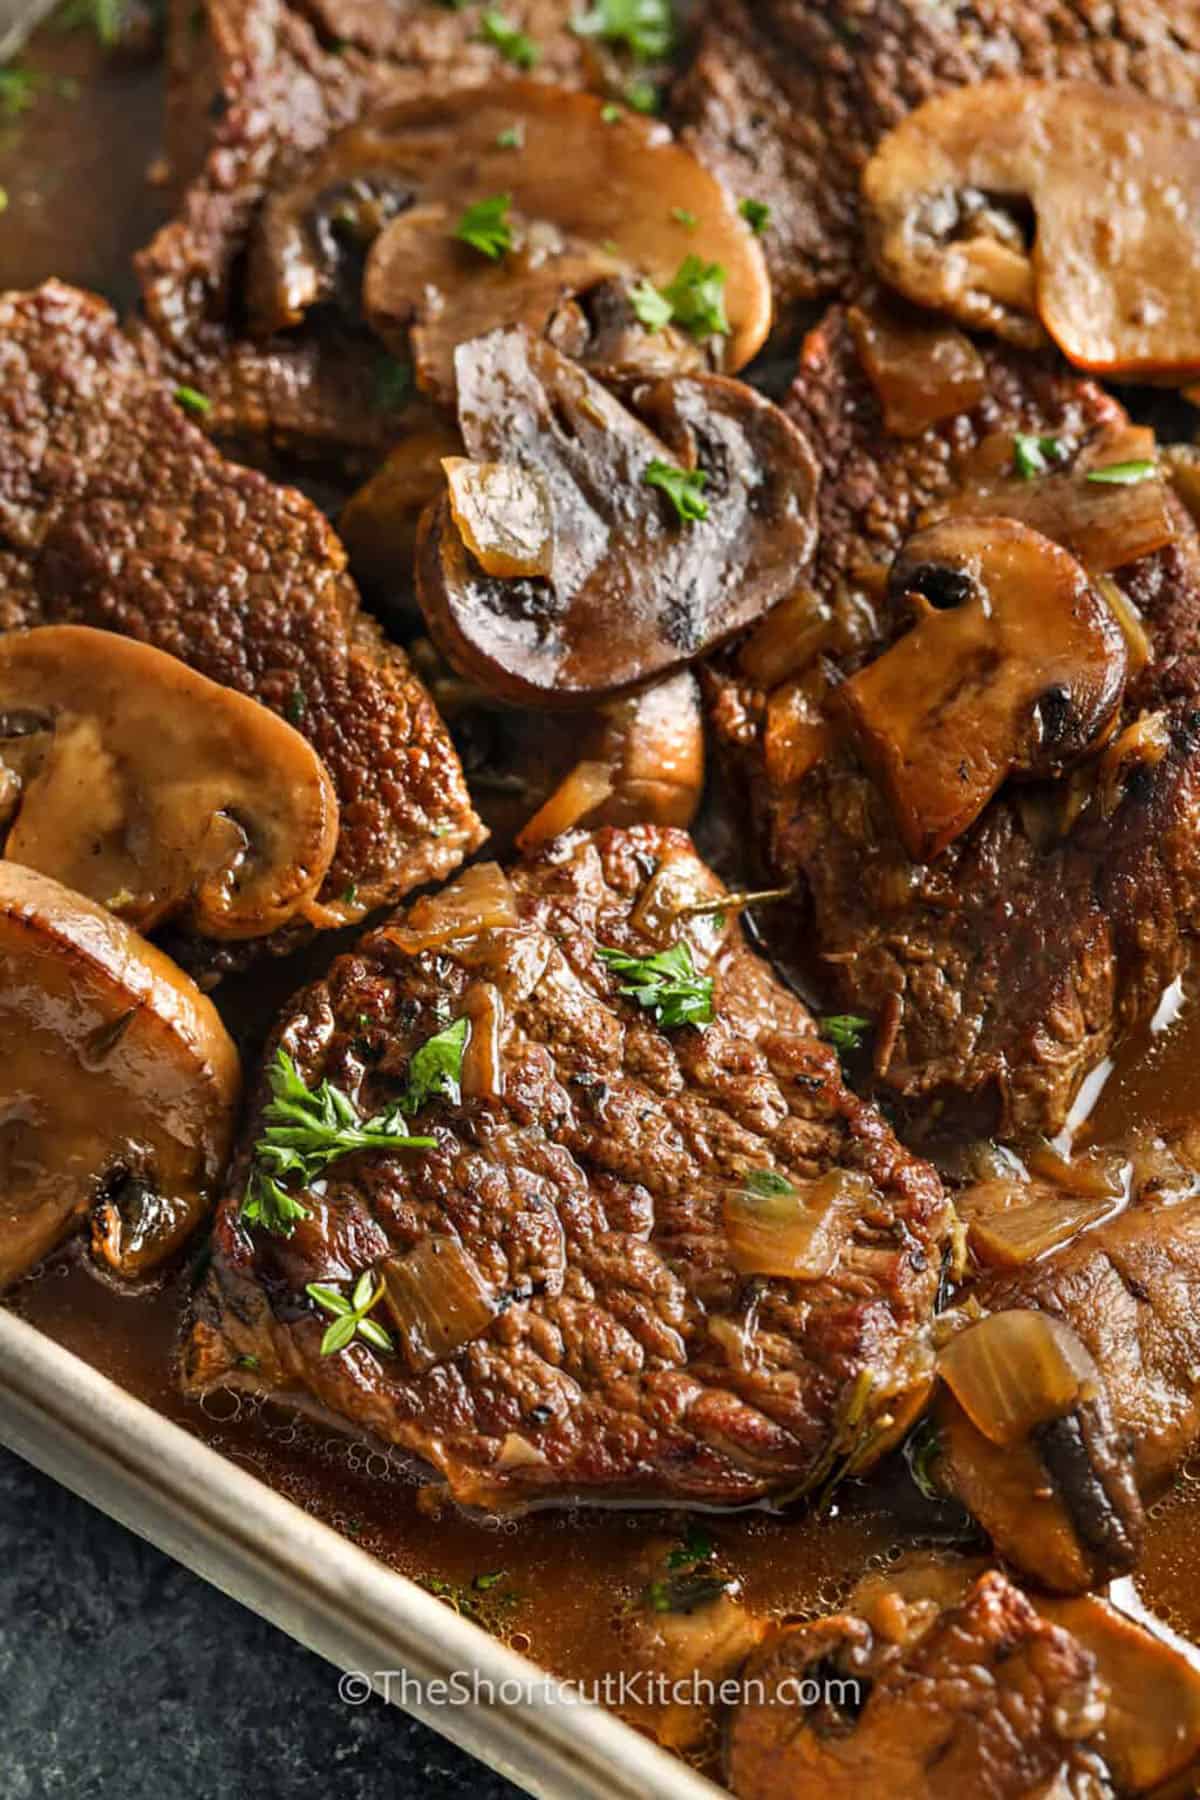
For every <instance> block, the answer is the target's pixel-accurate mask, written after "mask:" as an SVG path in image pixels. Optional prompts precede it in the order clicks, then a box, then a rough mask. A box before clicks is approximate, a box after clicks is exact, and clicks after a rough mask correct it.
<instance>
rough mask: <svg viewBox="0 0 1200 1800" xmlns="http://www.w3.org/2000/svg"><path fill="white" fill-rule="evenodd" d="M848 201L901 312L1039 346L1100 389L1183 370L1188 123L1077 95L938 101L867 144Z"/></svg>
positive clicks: (1193, 178)
mask: <svg viewBox="0 0 1200 1800" xmlns="http://www.w3.org/2000/svg"><path fill="white" fill-rule="evenodd" d="M863 198H864V202H865V209H866V217H867V226H868V234H869V238H870V241H871V246H872V251H873V255H874V259H875V262H876V266H877V267H878V268H879V270H880V272H881V273H882V274H883V275H884V276H885V278H886V279H887V280H888V281H889V282H891V283H892V285H893V286H894V287H896V288H898V289H899V290H900V292H901V293H903V294H905V295H907V296H908V298H909V299H911V300H916V301H919V302H920V303H921V304H922V305H925V306H932V307H936V308H937V309H938V310H939V311H942V312H947V313H950V314H951V315H952V316H953V317H954V318H956V319H959V320H961V321H962V322H963V323H965V324H968V325H978V326H986V327H988V328H990V329H992V330H994V331H997V332H999V333H1000V334H1001V335H1002V336H1004V337H1006V338H1008V339H1010V340H1011V341H1012V342H1013V343H1017V344H1026V345H1036V344H1039V343H1042V342H1044V341H1045V334H1049V336H1050V337H1051V338H1052V339H1053V340H1054V342H1055V343H1056V344H1057V345H1058V346H1059V348H1060V349H1061V350H1062V351H1063V353H1064V354H1065V355H1066V356H1068V357H1069V358H1070V360H1071V361H1072V362H1074V363H1076V364H1078V365H1079V366H1080V367H1081V368H1085V369H1093V370H1096V371H1097V372H1100V373H1104V374H1111V375H1122V376H1127V377H1130V378H1137V377H1146V376H1154V377H1166V378H1169V379H1171V380H1176V381H1184V380H1186V379H1187V378H1188V377H1189V376H1190V375H1194V374H1195V373H1196V371H1197V370H1198V369H1200V317H1198V316H1197V311H1196V305H1195V294H1196V287H1197V282H1198V281H1200V116H1198V115H1197V114H1195V113H1191V112H1186V111H1184V110H1182V109H1181V108H1178V107H1173V106H1168V105H1167V104H1165V103H1164V102H1163V101H1162V100H1161V99H1157V98H1156V99H1153V100H1152V99H1150V98H1149V97H1148V96H1146V95H1143V94H1139V93H1136V92H1134V91H1133V90H1132V89H1121V88H1112V87H1099V86H1092V85H1089V84H1088V83H1085V82H1072V81H1063V82H1039V81H985V82H981V83H980V84H978V85H977V86H974V87H964V88H956V89H954V90H952V91H951V92H949V93H946V94H941V95H938V96H936V97H935V98H933V99H931V100H927V101H926V102H925V104H924V105H923V106H920V107H918V108H917V109H916V111H915V112H912V113H910V114H909V115H908V117H907V118H906V119H904V120H903V121H902V122H901V124H900V125H898V126H897V127H896V129H895V130H894V131H892V132H891V133H890V134H889V135H888V136H887V137H886V138H885V139H884V140H883V143H882V144H881V145H880V147H879V149H878V150H877V151H876V153H875V155H874V157H873V158H872V160H871V161H870V163H869V164H868V165H867V168H866V171H865V172H864V175H863ZM1028 208H1032V211H1033V219H1034V236H1033V241H1032V244H1030V243H1028V242H1027V241H1026V230H1025V226H1024V216H1025V212H1026V209H1028ZM1043 328H1044V329H1043Z"/></svg>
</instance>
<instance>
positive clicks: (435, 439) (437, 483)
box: [337, 421, 462, 600]
mask: <svg viewBox="0 0 1200 1800" xmlns="http://www.w3.org/2000/svg"><path fill="white" fill-rule="evenodd" d="M461 451H462V439H461V438H460V437H459V435H458V431H457V430H456V428H455V426H454V424H453V422H452V421H451V422H449V423H446V424H441V423H436V422H431V423H429V424H425V425H421V426H417V425H414V426H413V428H412V430H411V431H409V432H407V433H406V435H405V436H404V437H403V438H402V439H401V441H400V442H399V443H398V444H397V445H396V447H395V449H394V450H390V451H389V452H388V454H387V456H386V457H385V459H384V460H383V462H381V463H380V465H379V467H378V468H377V469H376V470H375V472H374V474H373V475H371V477H370V478H369V479H368V480H367V481H364V482H363V484H362V486H361V487H360V488H357V489H356V490H355V492H354V493H353V494H351V496H350V498H349V499H348V500H347V502H346V504H345V506H343V508H342V510H341V512H340V513H339V514H338V518H337V529H338V536H339V537H340V538H341V540H342V542H343V544H345V546H346V549H347V550H348V551H349V552H350V565H351V567H352V569H353V571H354V574H355V577H356V579H357V580H358V581H359V582H360V583H362V584H363V585H365V586H367V587H370V588H374V589H379V590H380V592H381V594H382V595H383V596H386V597H387V598H388V599H389V600H392V599H393V598H394V596H395V594H396V591H397V589H402V590H403V589H405V588H407V587H408V585H409V583H410V581H411V579H412V565H413V557H414V555H415V553H416V546H417V525H418V524H419V522H420V518H421V513H422V512H423V510H424V509H425V507H426V506H428V505H429V502H430V501H431V500H436V499H437V498H438V496H439V495H440V494H441V492H442V490H443V488H444V486H445V481H446V477H445V474H444V472H443V469H442V463H443V461H444V459H445V458H446V457H448V456H456V455H458V454H460V453H461Z"/></svg>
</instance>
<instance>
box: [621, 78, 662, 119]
mask: <svg viewBox="0 0 1200 1800" xmlns="http://www.w3.org/2000/svg"><path fill="white" fill-rule="evenodd" d="M625 104H626V106H628V107H630V108H631V109H632V110H633V111H634V112H640V113H652V112H657V111H658V89H657V88H656V87H655V85H654V83H653V82H652V81H631V82H630V83H629V86H628V87H627V88H626V89H625Z"/></svg>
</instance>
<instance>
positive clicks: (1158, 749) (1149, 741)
mask: <svg viewBox="0 0 1200 1800" xmlns="http://www.w3.org/2000/svg"><path fill="white" fill-rule="evenodd" d="M1170 748H1171V732H1170V727H1169V726H1168V724H1167V717H1166V714H1165V713H1146V714H1144V715H1143V717H1142V718H1140V719H1135V720H1134V722H1133V724H1132V725H1127V726H1126V727H1125V730H1124V731H1123V732H1121V734H1120V736H1119V737H1115V738H1114V739H1113V741H1112V743H1111V744H1109V746H1108V748H1107V749H1106V750H1105V752H1104V755H1103V756H1102V757H1101V758H1100V768H1099V775H1098V778H1097V782H1096V793H1097V797H1098V800H1099V804H1100V816H1101V818H1103V819H1111V818H1112V816H1113V814H1114V813H1115V812H1116V810H1117V808H1118V806H1120V804H1121V801H1122V800H1123V799H1124V797H1125V783H1126V782H1127V781H1128V779H1129V776H1130V775H1131V774H1132V772H1133V771H1134V770H1135V769H1136V768H1138V767H1142V768H1150V769H1153V768H1155V767H1157V765H1158V764H1159V763H1160V762H1161V761H1162V759H1163V757H1164V756H1165V755H1166V754H1167V751H1168V750H1169V749H1170Z"/></svg>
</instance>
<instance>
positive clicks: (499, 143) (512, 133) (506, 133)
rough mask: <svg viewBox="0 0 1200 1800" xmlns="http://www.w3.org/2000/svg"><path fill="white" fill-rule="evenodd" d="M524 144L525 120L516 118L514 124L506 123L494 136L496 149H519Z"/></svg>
mask: <svg viewBox="0 0 1200 1800" xmlns="http://www.w3.org/2000/svg"><path fill="white" fill-rule="evenodd" d="M524 145H525V121H524V120H523V119H518V120H517V123H516V124H515V125H506V126H505V128H504V130H503V131H502V132H500V133H499V134H498V136H497V138H496V148H497V149H498V150H521V149H523V148H524Z"/></svg>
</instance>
